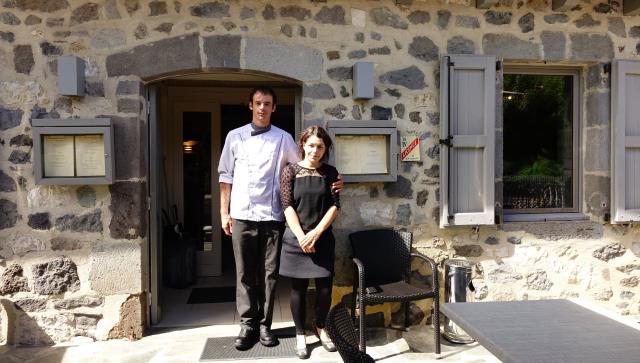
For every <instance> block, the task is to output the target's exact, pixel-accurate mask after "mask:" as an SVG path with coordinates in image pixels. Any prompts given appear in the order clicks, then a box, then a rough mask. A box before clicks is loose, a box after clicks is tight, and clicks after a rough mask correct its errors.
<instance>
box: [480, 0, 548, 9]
mask: <svg viewBox="0 0 640 363" xmlns="http://www.w3.org/2000/svg"><path fill="white" fill-rule="evenodd" d="M498 1H499V0H476V8H478V9H489V8H490V7H492V6H494V5H496V4H497V3H498ZM554 2H555V1H554Z"/></svg>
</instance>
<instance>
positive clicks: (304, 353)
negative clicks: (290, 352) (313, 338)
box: [296, 347, 309, 359]
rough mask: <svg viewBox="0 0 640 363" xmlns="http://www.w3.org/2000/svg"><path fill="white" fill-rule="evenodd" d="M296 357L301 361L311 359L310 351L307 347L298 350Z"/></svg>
mask: <svg viewBox="0 0 640 363" xmlns="http://www.w3.org/2000/svg"><path fill="white" fill-rule="evenodd" d="M296 356H297V357H298V358H300V359H308V358H309V349H307V347H304V348H302V349H301V348H296Z"/></svg>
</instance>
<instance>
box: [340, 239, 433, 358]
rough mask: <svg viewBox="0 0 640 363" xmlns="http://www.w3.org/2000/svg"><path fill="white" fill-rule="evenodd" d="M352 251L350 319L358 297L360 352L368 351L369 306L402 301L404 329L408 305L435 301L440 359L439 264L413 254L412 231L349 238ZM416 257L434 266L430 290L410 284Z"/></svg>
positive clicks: (406, 321) (406, 323)
mask: <svg viewBox="0 0 640 363" xmlns="http://www.w3.org/2000/svg"><path fill="white" fill-rule="evenodd" d="M349 240H350V241H351V248H352V249H353V262H354V263H355V264H356V266H357V269H356V270H355V271H354V284H353V294H352V299H351V317H352V319H354V320H355V307H356V296H357V297H358V299H359V301H360V303H359V313H360V319H359V320H360V325H359V333H360V350H362V351H363V352H366V341H365V334H366V332H365V327H366V321H365V320H366V314H367V313H366V307H367V305H375V304H382V303H385V302H402V303H403V309H404V313H405V316H404V317H405V321H404V324H405V327H407V325H408V323H409V321H408V317H409V302H410V301H413V300H421V299H427V298H432V299H433V326H434V330H435V332H434V333H435V337H434V339H435V344H436V352H435V353H436V357H439V356H440V322H439V319H440V316H439V315H440V312H439V301H438V289H439V285H438V269H437V267H436V263H435V262H434V261H433V260H432V259H430V258H428V257H427V256H424V255H422V254H419V253H411V240H412V235H411V233H410V232H401V231H395V230H393V229H374V230H368V231H360V232H354V233H351V234H350V235H349ZM412 257H416V258H419V259H421V260H423V261H425V262H427V263H428V264H429V265H430V266H431V270H432V279H431V285H432V286H429V287H423V286H415V285H411V284H410V273H411V271H410V270H411V258H412Z"/></svg>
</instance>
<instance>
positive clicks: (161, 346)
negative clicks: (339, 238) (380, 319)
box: [0, 323, 500, 363]
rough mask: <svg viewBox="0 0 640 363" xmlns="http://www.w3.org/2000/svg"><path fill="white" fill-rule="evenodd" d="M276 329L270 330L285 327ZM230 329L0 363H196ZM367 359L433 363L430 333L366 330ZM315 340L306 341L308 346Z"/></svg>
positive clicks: (318, 357)
mask: <svg viewBox="0 0 640 363" xmlns="http://www.w3.org/2000/svg"><path fill="white" fill-rule="evenodd" d="M291 325H292V323H277V324H274V328H282V327H286V326H291ZM237 330H238V327H237V326H236V325H216V326H207V327H198V328H188V329H180V330H170V331H169V330H168V331H165V332H157V333H155V334H152V335H148V336H145V337H144V338H142V339H140V340H137V341H127V340H109V341H102V342H93V343H91V342H70V343H65V344H58V345H54V346H51V347H33V348H27V347H21V348H15V347H7V346H3V347H0V362H2V363H5V362H6V363H18V362H20V363H31V362H33V363H36V362H37V363H85V362H87V363H89V362H91V363H107V362H109V363H115V362H118V363H139V362H140V363H141V362H153V363H160V362H166V363H169V362H171V363H182V362H184V363H186V362H198V361H199V358H200V353H201V351H202V348H203V346H204V343H205V341H206V338H209V337H221V336H233V335H235V334H236V333H237ZM370 335H371V337H370V339H369V340H368V346H367V353H369V354H370V355H371V356H372V357H374V358H375V359H376V360H378V361H382V362H435V361H436V359H435V355H434V349H433V348H434V343H433V329H432V328H431V327H426V326H422V325H421V326H413V327H411V328H410V329H409V330H408V331H406V332H402V331H398V330H392V329H382V328H376V329H372V330H370ZM315 339H316V338H309V339H308V343H310V344H311V343H313V342H314V340H315ZM246 361H247V362H253V361H258V362H265V363H266V362H274V363H275V362H278V363H286V362H297V361H299V360H298V359H297V358H290V359H282V358H278V359H262V360H246ZM307 361H308V362H341V359H340V356H339V355H338V353H329V352H326V351H325V350H324V349H322V347H317V348H315V349H313V351H312V353H311V358H310V359H309V360H307ZM438 362H443V363H444V362H446V363H471V362H473V363H494V362H500V361H499V360H498V359H497V358H495V357H494V356H493V355H492V354H491V353H489V352H488V351H487V350H486V349H484V348H483V347H482V346H480V345H479V344H477V343H472V344H468V345H458V344H451V343H449V342H447V341H446V340H444V339H443V340H442V356H441V359H440V360H438Z"/></svg>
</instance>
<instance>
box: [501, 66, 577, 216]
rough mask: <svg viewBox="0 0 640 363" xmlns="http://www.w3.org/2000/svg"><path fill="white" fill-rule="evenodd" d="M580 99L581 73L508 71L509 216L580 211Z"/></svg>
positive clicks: (505, 201)
mask: <svg viewBox="0 0 640 363" xmlns="http://www.w3.org/2000/svg"><path fill="white" fill-rule="evenodd" d="M579 94H580V77H579V72H578V71H577V70H575V71H573V70H568V71H567V70H548V69H516V68H507V69H505V73H504V81H503V122H504V129H503V134H504V141H503V142H504V144H503V206H504V210H505V213H560V212H577V211H578V206H579V198H578V189H579V184H578V182H577V181H578V180H579V177H578V171H579V170H580V169H579V168H578V160H579V158H578V155H577V150H578V146H579V145H580V143H579V129H580V128H579V102H578V100H579Z"/></svg>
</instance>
